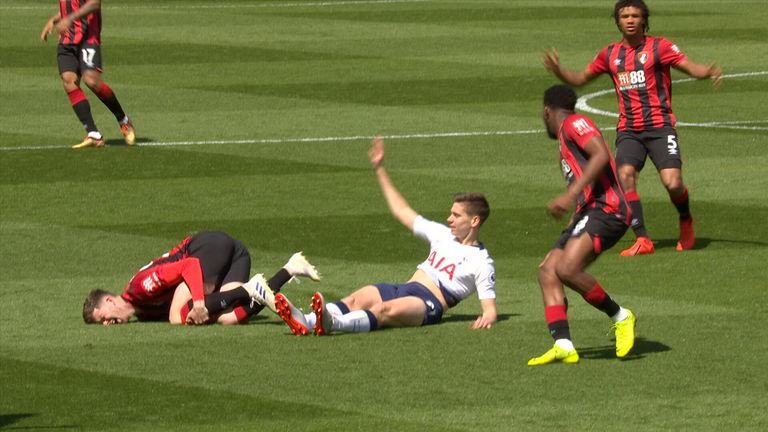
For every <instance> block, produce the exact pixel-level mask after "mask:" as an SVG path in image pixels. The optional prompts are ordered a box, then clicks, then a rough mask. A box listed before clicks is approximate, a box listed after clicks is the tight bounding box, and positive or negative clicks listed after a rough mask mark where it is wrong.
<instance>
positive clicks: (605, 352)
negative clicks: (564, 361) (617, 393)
mask: <svg viewBox="0 0 768 432" xmlns="http://www.w3.org/2000/svg"><path fill="white" fill-rule="evenodd" d="M671 350H672V348H671V347H670V346H669V345H665V344H663V343H661V342H657V341H652V340H648V339H645V338H637V339H635V346H634V348H632V351H631V352H630V353H629V355H628V356H627V357H625V358H624V359H622V361H632V360H639V359H641V358H644V357H645V356H646V355H648V354H655V353H662V352H666V351H671ZM578 351H579V356H580V357H581V358H584V359H590V360H608V359H610V360H615V359H616V346H615V345H606V346H600V347H592V348H579V349H578Z"/></svg>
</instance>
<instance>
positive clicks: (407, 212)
mask: <svg viewBox="0 0 768 432" xmlns="http://www.w3.org/2000/svg"><path fill="white" fill-rule="evenodd" d="M368 159H370V161H371V165H373V172H375V173H376V178H377V179H378V180H379V186H380V187H381V193H382V194H383V195H384V199H385V200H386V201H387V205H388V206H389V211H390V212H392V216H394V217H395V219H397V220H399V221H400V223H402V224H403V225H405V226H406V227H407V228H408V229H409V230H411V231H413V222H414V221H415V220H416V216H418V213H416V211H415V210H413V209H412V208H411V206H410V205H408V201H406V200H405V198H403V196H402V195H401V194H400V191H398V190H397V188H396V187H395V185H394V184H393V183H392V180H391V179H390V178H389V174H387V170H385V169H384V140H383V139H382V138H381V137H379V136H377V137H376V138H374V139H373V142H372V143H371V148H370V149H369V150H368Z"/></svg>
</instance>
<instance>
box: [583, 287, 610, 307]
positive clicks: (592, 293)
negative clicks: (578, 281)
mask: <svg viewBox="0 0 768 432" xmlns="http://www.w3.org/2000/svg"><path fill="white" fill-rule="evenodd" d="M605 296H606V294H605V290H603V287H601V286H600V283H595V286H593V287H592V289H590V290H589V291H587V292H586V294H584V300H586V301H587V303H589V304H591V305H592V306H594V307H600V305H602V304H603V301H605Z"/></svg>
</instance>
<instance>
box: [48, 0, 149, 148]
mask: <svg viewBox="0 0 768 432" xmlns="http://www.w3.org/2000/svg"><path fill="white" fill-rule="evenodd" d="M101 24H102V19H101V0H60V1H59V12H58V13H57V14H56V15H54V16H52V17H51V18H50V19H49V20H48V22H47V23H46V24H45V27H43V31H42V32H41V33H40V39H41V40H42V41H43V42H46V41H48V35H49V34H51V33H52V32H53V30H54V29H55V30H56V31H57V32H58V33H59V45H58V51H57V56H56V59H57V62H58V64H59V74H60V75H61V81H62V84H63V85H64V91H66V92H67V96H69V102H70V104H71V105H72V109H73V110H74V111H75V114H76V115H77V118H78V119H79V120H80V122H81V123H82V124H83V127H85V131H86V136H85V138H83V141H82V142H80V143H79V144H75V145H73V146H72V148H75V149H80V148H85V147H103V146H104V137H103V136H102V135H101V132H99V129H98V128H97V127H96V122H95V121H94V120H93V115H92V114H91V105H90V103H89V102H88V98H87V97H86V96H85V93H83V91H82V90H81V89H80V80H81V79H82V80H83V81H84V82H85V85H87V86H88V88H89V89H91V91H92V92H93V93H94V94H95V95H96V96H97V97H98V98H99V100H101V102H103V103H104V105H106V106H107V108H109V110H110V111H112V114H114V116H115V118H116V119H117V122H118V125H119V126H120V132H121V133H122V134H123V137H124V138H125V143H126V144H128V145H133V144H135V143H136V131H135V130H134V128H133V124H132V123H131V120H130V119H129V118H128V116H127V115H125V112H124V111H123V107H122V106H121V105H120V102H118V100H117V96H115V93H114V92H113V91H112V88H110V87H109V86H108V85H107V83H105V82H104V81H103V80H102V78H101V72H102V63H101Z"/></svg>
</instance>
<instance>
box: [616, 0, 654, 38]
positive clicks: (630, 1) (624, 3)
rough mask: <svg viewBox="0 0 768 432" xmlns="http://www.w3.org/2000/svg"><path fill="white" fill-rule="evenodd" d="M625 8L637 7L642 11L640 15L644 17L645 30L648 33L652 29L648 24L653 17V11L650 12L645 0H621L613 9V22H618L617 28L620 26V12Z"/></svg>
mask: <svg viewBox="0 0 768 432" xmlns="http://www.w3.org/2000/svg"><path fill="white" fill-rule="evenodd" d="M625 7H636V8H638V9H640V13H641V14H642V15H643V30H644V31H645V32H646V33H647V32H648V29H649V28H651V24H650V23H649V22H648V17H649V16H651V11H649V10H648V6H647V5H646V4H645V2H644V1H643V0H619V1H617V2H616V5H615V6H614V7H613V20H614V21H615V22H616V26H618V25H619V11H621V10H622V9H624V8H625Z"/></svg>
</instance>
